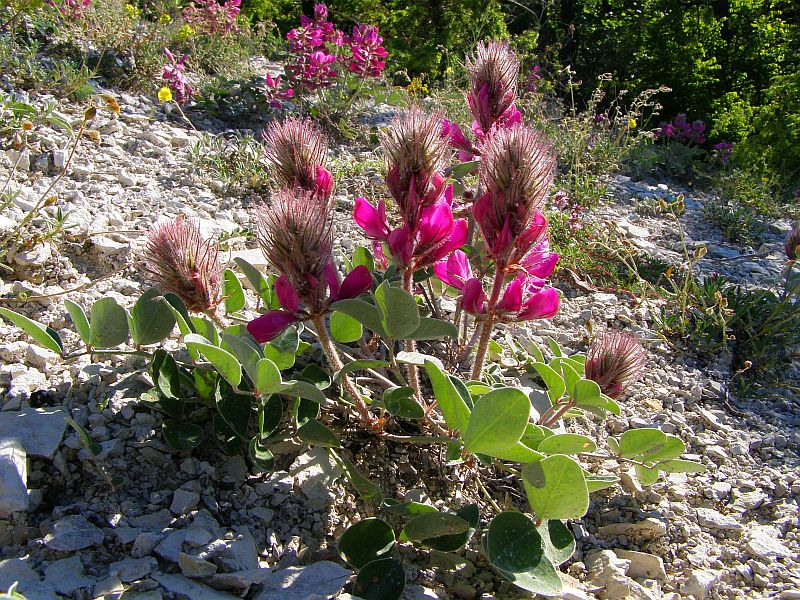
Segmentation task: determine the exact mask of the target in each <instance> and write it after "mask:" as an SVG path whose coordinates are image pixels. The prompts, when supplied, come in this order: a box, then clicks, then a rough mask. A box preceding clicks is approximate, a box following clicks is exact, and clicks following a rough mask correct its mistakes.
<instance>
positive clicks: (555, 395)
mask: <svg viewBox="0 0 800 600" xmlns="http://www.w3.org/2000/svg"><path fill="white" fill-rule="evenodd" d="M533 368H534V369H536V372H537V373H539V377H541V378H542V381H544V384H545V385H546V386H547V395H548V396H549V397H550V402H552V403H553V404H555V403H556V402H558V401H559V400H560V399H561V397H562V396H563V395H564V393H565V392H566V391H567V384H565V383H564V378H563V377H561V375H560V374H559V373H558V372H557V371H556V370H555V369H554V368H552V367H551V366H549V365H546V364H544V363H539V362H537V363H533Z"/></svg>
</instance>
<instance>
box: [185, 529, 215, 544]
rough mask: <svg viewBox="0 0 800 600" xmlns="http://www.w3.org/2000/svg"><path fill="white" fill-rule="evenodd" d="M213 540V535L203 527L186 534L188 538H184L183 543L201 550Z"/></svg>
mask: <svg viewBox="0 0 800 600" xmlns="http://www.w3.org/2000/svg"><path fill="white" fill-rule="evenodd" d="M211 538H212V536H211V534H210V533H209V532H208V531H206V530H205V529H203V528H201V527H193V528H192V529H190V530H189V531H187V532H186V536H185V537H184V539H183V541H184V543H186V544H189V545H190V546H194V547H195V548H200V547H201V546H205V545H206V544H207V543H208V542H210V541H211Z"/></svg>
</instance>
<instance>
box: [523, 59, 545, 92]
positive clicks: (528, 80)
mask: <svg viewBox="0 0 800 600" xmlns="http://www.w3.org/2000/svg"><path fill="white" fill-rule="evenodd" d="M541 78H542V76H541V75H540V74H539V65H533V68H532V69H531V70H530V71H529V72H528V75H527V76H526V77H525V91H526V92H527V93H529V94H535V93H536V86H537V84H538V83H539V81H540V80H541Z"/></svg>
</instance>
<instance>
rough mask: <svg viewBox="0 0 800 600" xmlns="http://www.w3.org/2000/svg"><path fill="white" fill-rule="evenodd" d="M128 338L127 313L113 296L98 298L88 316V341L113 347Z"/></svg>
mask: <svg viewBox="0 0 800 600" xmlns="http://www.w3.org/2000/svg"><path fill="white" fill-rule="evenodd" d="M127 340H128V314H127V313H126V312H125V309H124V308H122V307H121V306H120V305H119V304H117V301H116V300H114V299H113V298H100V299H99V300H98V301H97V302H95V303H94V304H93V305H92V310H91V311H90V316H89V343H90V344H91V345H92V346H93V347H94V348H113V347H114V346H119V345H120V344H122V343H123V342H125V341H127Z"/></svg>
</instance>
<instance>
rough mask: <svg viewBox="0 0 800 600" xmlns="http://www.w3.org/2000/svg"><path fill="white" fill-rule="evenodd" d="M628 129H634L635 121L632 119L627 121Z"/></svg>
mask: <svg viewBox="0 0 800 600" xmlns="http://www.w3.org/2000/svg"><path fill="white" fill-rule="evenodd" d="M628 129H636V119H634V118H633V117H631V118H630V119H628Z"/></svg>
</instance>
